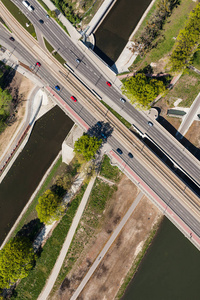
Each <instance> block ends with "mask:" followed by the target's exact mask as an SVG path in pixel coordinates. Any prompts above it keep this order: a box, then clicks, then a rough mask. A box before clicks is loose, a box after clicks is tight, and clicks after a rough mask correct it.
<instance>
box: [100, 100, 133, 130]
mask: <svg viewBox="0 0 200 300" xmlns="http://www.w3.org/2000/svg"><path fill="white" fill-rule="evenodd" d="M101 103H102V104H103V105H104V106H105V107H107V109H108V110H109V111H111V113H112V114H113V115H114V116H115V117H116V118H117V119H119V120H120V121H121V122H122V123H123V124H124V125H125V126H126V127H127V128H128V129H129V128H130V127H131V124H130V123H129V122H128V121H126V120H125V119H124V118H123V117H122V116H120V114H118V113H117V112H116V111H115V110H114V109H112V108H111V107H110V106H109V105H108V104H106V103H105V102H104V101H101Z"/></svg>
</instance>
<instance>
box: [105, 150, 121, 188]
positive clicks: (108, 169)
mask: <svg viewBox="0 0 200 300" xmlns="http://www.w3.org/2000/svg"><path fill="white" fill-rule="evenodd" d="M121 174H122V172H121V171H120V170H119V168H118V167H115V166H111V164H110V158H109V157H108V156H107V155H104V157H103V160H102V163H101V171H100V175H101V176H103V177H105V178H107V179H110V180H113V181H115V182H118V181H119V179H120V178H121Z"/></svg>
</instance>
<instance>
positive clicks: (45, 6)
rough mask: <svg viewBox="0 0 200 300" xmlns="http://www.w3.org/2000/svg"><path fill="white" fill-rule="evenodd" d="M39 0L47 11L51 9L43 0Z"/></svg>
mask: <svg viewBox="0 0 200 300" xmlns="http://www.w3.org/2000/svg"><path fill="white" fill-rule="evenodd" d="M37 1H38V2H39V3H40V5H41V6H42V7H43V8H44V9H45V10H46V11H47V12H48V11H49V7H48V6H47V5H46V4H45V3H44V2H43V1H42V0H37Z"/></svg>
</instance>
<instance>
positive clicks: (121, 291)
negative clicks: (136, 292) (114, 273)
mask: <svg viewBox="0 0 200 300" xmlns="http://www.w3.org/2000/svg"><path fill="white" fill-rule="evenodd" d="M159 225H160V221H158V223H157V224H156V225H155V226H154V227H153V229H152V230H151V232H150V234H149V236H148V238H147V239H146V241H145V243H144V246H143V248H142V250H141V251H140V253H139V254H138V256H137V257H136V259H135V261H134V263H133V265H132V267H131V269H130V270H129V272H128V274H127V275H126V277H125V279H124V282H123V284H122V285H121V287H120V289H119V291H118V293H117V296H116V298H115V299H118V300H120V299H121V297H122V296H123V294H124V292H125V290H126V288H127V286H128V284H129V282H130V281H131V280H132V278H133V275H134V274H135V273H136V271H137V269H138V267H139V265H140V263H141V261H142V259H143V257H144V256H145V254H146V251H147V250H148V248H149V246H150V245H151V243H152V241H153V238H154V236H155V234H156V232H157V230H158V226H159Z"/></svg>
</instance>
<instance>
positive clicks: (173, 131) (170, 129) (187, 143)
mask: <svg viewBox="0 0 200 300" xmlns="http://www.w3.org/2000/svg"><path fill="white" fill-rule="evenodd" d="M157 121H158V122H159V123H160V124H161V125H162V126H163V127H164V128H165V129H166V130H167V131H168V132H169V133H171V134H172V135H173V136H174V137H175V138H176V139H177V141H179V143H180V144H182V145H183V146H184V147H185V148H186V149H187V150H188V151H190V153H192V154H193V155H194V156H195V157H196V158H197V159H198V160H200V149H199V148H197V147H195V146H194V145H193V144H192V143H191V142H190V141H189V140H188V139H186V138H185V137H184V136H182V138H181V139H180V138H177V137H180V136H181V134H180V133H179V134H178V131H177V129H176V128H175V127H174V126H173V125H172V124H170V123H169V122H168V121H167V120H166V119H165V118H163V117H161V116H159V117H158V119H157Z"/></svg>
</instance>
